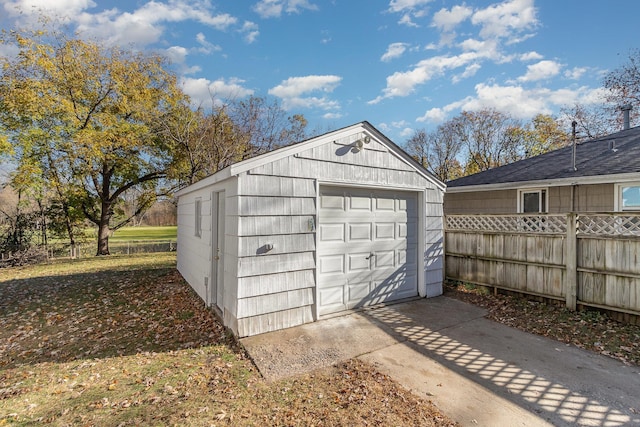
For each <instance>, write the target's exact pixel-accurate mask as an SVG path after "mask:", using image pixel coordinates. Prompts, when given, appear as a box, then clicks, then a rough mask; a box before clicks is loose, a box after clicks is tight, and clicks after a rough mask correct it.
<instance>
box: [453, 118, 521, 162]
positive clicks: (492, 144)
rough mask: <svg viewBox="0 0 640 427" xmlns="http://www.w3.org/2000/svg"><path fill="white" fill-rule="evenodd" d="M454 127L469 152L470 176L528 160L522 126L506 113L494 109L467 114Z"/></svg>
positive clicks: (455, 119)
mask: <svg viewBox="0 0 640 427" xmlns="http://www.w3.org/2000/svg"><path fill="white" fill-rule="evenodd" d="M451 126H452V127H453V129H455V133H456V135H457V137H458V138H459V140H460V141H461V143H462V144H464V146H465V147H466V150H467V162H466V165H465V173H466V174H469V173H475V172H480V171H485V170H488V169H491V168H494V167H496V166H501V165H504V164H507V163H510V162H513V161H515V160H518V159H520V158H522V157H524V152H523V145H524V144H523V141H522V138H523V134H522V132H521V131H520V130H521V129H522V125H521V123H520V122H519V121H517V120H516V119H514V118H512V117H511V116H509V115H507V114H505V113H502V112H499V111H497V110H494V109H491V108H483V109H481V110H478V111H463V112H462V113H461V114H460V115H459V116H457V117H455V118H454V119H452V123H451Z"/></svg>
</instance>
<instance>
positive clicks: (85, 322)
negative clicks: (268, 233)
mask: <svg viewBox="0 0 640 427" xmlns="http://www.w3.org/2000/svg"><path fill="white" fill-rule="evenodd" d="M174 264H175V255H174V254H147V255H136V256H132V257H106V258H91V259H84V260H76V261H68V260H67V261H58V262H54V263H50V264H44V265H38V266H29V267H19V268H7V269H3V270H0V274H1V278H0V425H36V424H37V425H39V424H48V425H56V426H67V425H82V426H116V425H123V426H125V425H180V426H190V425H194V426H196V425H197V426H208V425H427V426H428V425H434V426H447V425H454V424H453V423H452V421H451V420H449V419H448V418H446V417H445V416H444V415H442V414H441V413H440V412H439V411H438V410H437V409H436V408H435V407H434V406H433V405H431V404H430V403H429V402H427V401H424V400H422V399H420V398H418V397H416V396H414V395H413V394H411V393H410V392H408V391H407V390H405V389H403V388H402V387H400V386H399V385H398V384H397V383H395V382H393V381H392V380H391V379H390V378H389V377H387V376H385V375H382V374H380V373H378V372H376V371H375V369H374V368H373V367H371V366H369V365H367V364H365V363H363V362H361V361H356V360H351V361H347V362H345V363H343V364H340V365H339V366H335V367H332V368H329V369H324V370H319V371H316V372H314V373H312V374H308V375H304V376H298V377H293V378H289V379H286V380H282V381H278V382H274V383H267V382H265V381H264V380H263V379H262V377H261V376H260V375H259V373H258V372H257V371H256V368H255V366H254V365H253V364H252V363H251V361H250V360H249V359H248V358H247V356H246V354H245V353H244V351H243V350H242V349H241V348H240V347H239V346H238V344H237V342H236V340H235V339H234V338H233V337H231V336H230V335H229V334H228V333H227V332H226V331H225V329H224V328H223V327H222V326H221V325H220V323H219V322H218V321H217V319H216V318H215V317H214V316H213V315H212V314H211V312H210V311H209V310H207V309H205V308H204V307H203V305H202V303H201V301H200V300H199V299H198V298H197V297H196V296H195V295H194V294H193V293H192V291H191V290H190V288H189V287H188V285H186V283H185V282H184V281H183V280H182V278H181V277H180V276H179V274H178V273H177V272H176V270H175V268H174V267H173V266H174Z"/></svg>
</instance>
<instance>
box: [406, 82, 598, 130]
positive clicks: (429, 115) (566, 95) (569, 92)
mask: <svg viewBox="0 0 640 427" xmlns="http://www.w3.org/2000/svg"><path fill="white" fill-rule="evenodd" d="M475 91H476V93H475V96H473V97H472V96H468V97H466V98H464V99H462V100H459V101H455V102H452V103H450V104H448V105H445V106H444V107H441V108H432V109H430V110H428V111H426V112H425V114H424V115H423V116H421V117H418V118H417V119H416V120H417V121H421V122H424V121H428V122H432V123H440V122H442V121H444V120H445V119H446V117H447V116H448V114H449V113H451V112H452V111H455V110H467V111H477V110H479V109H481V108H494V109H496V110H498V111H502V112H504V113H508V114H510V115H511V116H512V117H514V118H517V119H527V120H528V119H531V118H532V117H534V116H535V115H536V114H540V113H542V114H551V113H552V112H553V110H554V109H557V108H558V107H562V106H567V105H574V104H575V103H580V104H583V105H590V104H597V103H602V101H603V99H604V98H603V95H604V89H602V88H598V89H593V88H589V87H586V86H582V87H578V88H574V87H572V88H561V89H556V90H551V89H548V88H534V89H526V88H524V87H522V86H517V85H507V86H501V85H497V84H494V85H488V84H484V83H480V84H477V85H476V86H475Z"/></svg>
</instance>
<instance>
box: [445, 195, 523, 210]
mask: <svg viewBox="0 0 640 427" xmlns="http://www.w3.org/2000/svg"><path fill="white" fill-rule="evenodd" d="M517 201H518V191H517V190H496V191H477V192H466V193H451V192H450V191H449V190H447V192H446V193H445V195H444V213H445V214H446V215H448V214H502V213H514V212H516V211H517V209H518V206H517Z"/></svg>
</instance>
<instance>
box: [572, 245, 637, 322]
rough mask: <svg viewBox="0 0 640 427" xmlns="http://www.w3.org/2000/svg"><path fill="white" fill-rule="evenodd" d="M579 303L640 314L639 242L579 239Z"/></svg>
mask: <svg viewBox="0 0 640 427" xmlns="http://www.w3.org/2000/svg"><path fill="white" fill-rule="evenodd" d="M577 252H578V270H579V279H580V281H579V285H580V286H579V287H578V299H579V300H580V301H583V302H586V303H591V304H597V305H604V306H612V307H620V308H623V309H625V310H630V311H634V312H640V278H639V277H637V276H638V271H639V270H638V266H639V265H640V240H638V239H603V238H590V237H581V238H580V239H578V249H577Z"/></svg>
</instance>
